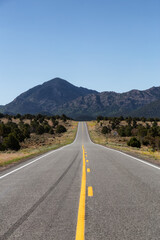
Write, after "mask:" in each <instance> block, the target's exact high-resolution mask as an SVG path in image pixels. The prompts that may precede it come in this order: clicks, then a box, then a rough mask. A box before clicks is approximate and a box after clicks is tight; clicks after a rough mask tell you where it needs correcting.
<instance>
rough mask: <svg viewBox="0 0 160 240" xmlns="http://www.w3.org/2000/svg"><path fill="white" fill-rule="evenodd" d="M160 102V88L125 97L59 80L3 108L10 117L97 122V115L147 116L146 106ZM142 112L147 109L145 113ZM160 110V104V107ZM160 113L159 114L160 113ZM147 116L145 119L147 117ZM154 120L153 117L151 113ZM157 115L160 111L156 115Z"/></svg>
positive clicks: (0, 109) (134, 92)
mask: <svg viewBox="0 0 160 240" xmlns="http://www.w3.org/2000/svg"><path fill="white" fill-rule="evenodd" d="M159 100H160V87H152V88H150V89H148V90H144V91H139V90H132V91H129V92H125V93H116V92H107V91H106V92H101V93H99V92H97V91H95V90H89V89H86V88H83V87H76V86H74V85H72V84H71V83H69V82H67V81H66V80H63V79H60V78H55V79H52V80H50V81H47V82H45V83H43V84H42V85H38V86H35V87H34V88H31V89H29V90H28V91H26V92H24V93H22V94H21V95H19V96H18V97H17V98H15V99H14V101H12V102H11V103H9V104H7V105H5V106H0V111H1V112H3V113H10V114H17V113H20V114H26V113H31V114H37V113H43V114H54V115H56V114H63V113H64V114H66V115H68V116H69V117H72V118H74V119H78V120H90V119H94V118H95V117H96V116H97V115H103V116H120V115H123V116H129V115H133V114H137V115H139V114H140V116H146V115H145V114H148V113H146V111H145V106H146V105H148V104H151V103H152V102H156V101H159ZM141 109H144V110H143V111H142V110H141ZM157 109H158V103H157ZM158 111H159V110H158ZM143 114H144V115H143ZM150 114H151V116H150V117H152V113H151V112H150ZM154 114H156V111H154Z"/></svg>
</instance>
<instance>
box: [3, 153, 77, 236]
mask: <svg viewBox="0 0 160 240" xmlns="http://www.w3.org/2000/svg"><path fill="white" fill-rule="evenodd" d="M78 154H79V152H78V153H77V154H76V156H75V157H74V159H73V161H72V162H71V163H70V165H69V166H68V167H67V169H66V170H65V171H64V173H63V174H62V175H61V176H60V177H59V178H58V179H57V181H56V182H55V183H54V184H53V185H52V186H51V187H50V188H49V189H48V191H47V192H46V193H45V194H44V195H43V196H42V197H41V198H40V199H39V200H38V201H37V202H36V203H35V204H34V205H33V206H32V207H31V208H30V209H29V210H28V211H27V212H26V213H25V214H24V215H23V216H22V217H21V218H20V219H19V220H18V221H17V222H15V223H14V224H13V225H12V226H11V227H10V228H9V229H8V231H7V232H6V233H4V234H3V235H2V236H0V240H6V239H8V238H9V237H10V236H11V235H12V234H13V232H14V231H15V230H16V229H17V228H18V227H19V226H20V225H21V224H22V223H23V222H24V221H25V220H27V218H28V217H29V216H30V215H31V214H32V213H33V212H34V211H35V209H36V208H37V207H38V206H39V205H40V204H41V203H42V202H43V201H44V200H45V199H46V198H47V196H48V195H49V194H50V193H51V192H52V191H53V190H54V189H55V188H56V186H57V185H58V184H59V183H60V181H61V180H62V179H63V178H64V177H65V175H66V174H67V172H68V171H69V170H70V168H71V167H72V165H73V164H74V162H75V161H76V159H77V157H78Z"/></svg>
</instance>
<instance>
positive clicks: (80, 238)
mask: <svg viewBox="0 0 160 240" xmlns="http://www.w3.org/2000/svg"><path fill="white" fill-rule="evenodd" d="M82 149H83V168H82V181H81V193H80V199H79V209H78V219H77V229H76V238H75V240H84V238H85V198H86V163H85V150H84V146H83V145H82Z"/></svg>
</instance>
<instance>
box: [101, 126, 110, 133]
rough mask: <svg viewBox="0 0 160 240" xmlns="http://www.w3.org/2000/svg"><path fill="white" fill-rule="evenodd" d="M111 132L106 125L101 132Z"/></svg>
mask: <svg viewBox="0 0 160 240" xmlns="http://www.w3.org/2000/svg"><path fill="white" fill-rule="evenodd" d="M109 132H110V129H109V128H108V127H107V126H104V127H103V128H102V130H101V133H103V134H106V133H109Z"/></svg>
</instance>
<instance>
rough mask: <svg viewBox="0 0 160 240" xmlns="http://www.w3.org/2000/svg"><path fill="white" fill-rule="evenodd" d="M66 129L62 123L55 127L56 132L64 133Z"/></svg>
mask: <svg viewBox="0 0 160 240" xmlns="http://www.w3.org/2000/svg"><path fill="white" fill-rule="evenodd" d="M66 131H67V129H66V128H65V127H64V126H63V125H58V126H57V128H56V133H64V132H66Z"/></svg>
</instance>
